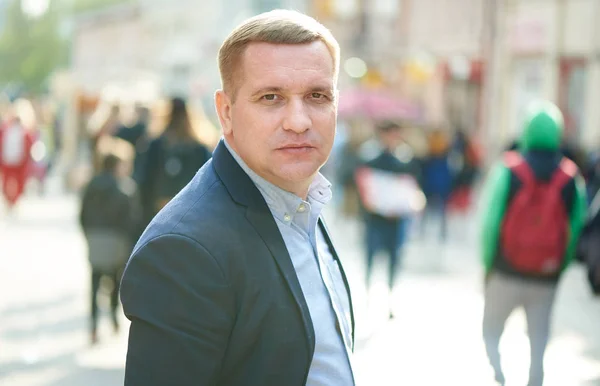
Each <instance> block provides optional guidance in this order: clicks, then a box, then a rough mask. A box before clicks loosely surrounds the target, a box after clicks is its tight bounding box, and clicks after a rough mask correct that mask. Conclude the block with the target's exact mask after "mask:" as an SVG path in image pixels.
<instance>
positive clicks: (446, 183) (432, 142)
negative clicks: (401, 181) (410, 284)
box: [421, 128, 454, 242]
mask: <svg viewBox="0 0 600 386" xmlns="http://www.w3.org/2000/svg"><path fill="white" fill-rule="evenodd" d="M450 163H451V162H450V140H449V138H448V135H447V133H445V132H444V131H443V130H442V129H439V128H437V129H435V130H433V131H432V132H431V133H430V134H429V154H428V155H427V157H425V160H424V162H423V191H424V192H425V196H426V197H427V207H426V208H425V212H424V213H423V217H422V219H421V221H422V222H421V231H422V233H424V232H425V231H426V229H427V225H428V223H429V220H430V218H431V217H437V219H438V220H439V223H440V233H439V240H440V241H442V242H444V241H446V238H447V236H448V216H447V214H448V211H447V206H448V200H449V199H450V194H451V193H452V184H453V181H454V175H453V171H452V167H451V164H450Z"/></svg>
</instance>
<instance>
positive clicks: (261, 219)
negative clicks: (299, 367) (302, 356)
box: [246, 204, 315, 355]
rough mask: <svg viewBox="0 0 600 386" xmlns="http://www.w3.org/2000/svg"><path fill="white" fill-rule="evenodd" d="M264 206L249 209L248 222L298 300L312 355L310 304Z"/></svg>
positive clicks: (279, 234)
mask: <svg viewBox="0 0 600 386" xmlns="http://www.w3.org/2000/svg"><path fill="white" fill-rule="evenodd" d="M264 205H265V208H264V209H265V210H261V209H262V208H256V207H248V210H247V211H246V218H247V219H248V221H250V223H251V224H252V226H253V227H254V229H256V231H257V232H258V234H259V235H260V237H261V238H262V239H263V241H264V242H265V244H266V246H267V248H269V251H271V255H272V256H273V259H274V260H275V263H276V264H277V266H278V267H279V271H280V272H281V275H282V276H283V278H284V279H285V281H286V283H287V285H288V287H289V288H290V291H291V292H292V295H293V296H294V299H295V300H296V305H297V306H298V307H299V309H300V315H302V323H303V324H304V329H305V331H306V335H307V336H308V340H309V342H310V348H311V350H310V352H311V353H312V352H314V349H315V332H314V328H313V324H312V320H311V318H310V311H309V310H308V304H307V303H306V299H305V298H304V293H303V292H302V287H301V286H300V282H299V281H298V276H297V275H296V269H295V268H294V265H293V264H292V259H291V258H290V254H289V252H288V250H287V247H286V246H285V242H284V241H283V237H282V236H281V233H280V232H279V228H277V224H276V223H275V220H274V219H273V216H272V215H271V212H270V211H269V209H268V207H267V205H266V204H264ZM311 355H312V354H311Z"/></svg>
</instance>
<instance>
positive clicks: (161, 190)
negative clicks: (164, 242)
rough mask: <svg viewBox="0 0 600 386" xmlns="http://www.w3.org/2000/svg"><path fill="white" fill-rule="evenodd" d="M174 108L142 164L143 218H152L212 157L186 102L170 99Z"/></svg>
mask: <svg viewBox="0 0 600 386" xmlns="http://www.w3.org/2000/svg"><path fill="white" fill-rule="evenodd" d="M170 104H171V111H170V113H169V117H168V122H167V124H166V126H165V128H164V132H163V133H162V134H161V135H160V136H159V137H158V138H155V139H154V140H152V141H151V142H150V144H149V146H148V150H147V151H146V152H145V153H144V154H140V153H138V154H137V155H136V156H137V157H143V158H144V161H143V164H140V162H139V161H136V163H138V164H140V165H139V168H140V170H139V171H138V173H139V174H138V181H139V184H140V192H141V195H142V203H143V208H144V221H145V224H148V223H149V222H150V220H152V218H153V217H154V216H155V215H156V214H157V213H158V212H159V211H160V210H161V209H162V208H163V207H164V206H165V205H166V204H167V203H168V202H169V201H170V200H171V199H172V198H173V197H175V195H177V193H179V191H180V190H181V189H183V187H184V186H186V185H187V184H188V183H189V182H190V181H191V180H192V178H194V175H195V174H196V172H198V169H200V168H201V167H202V165H204V164H205V163H206V161H208V160H209V159H210V157H211V152H210V150H209V149H208V147H207V146H206V145H205V144H203V143H202V141H201V140H200V133H199V129H200V128H198V127H197V126H196V125H194V124H193V123H192V121H191V119H190V115H189V112H188V107H187V103H186V102H185V100H183V99H182V98H179V97H175V98H173V99H172V100H171V103H170Z"/></svg>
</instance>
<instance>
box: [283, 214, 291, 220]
mask: <svg viewBox="0 0 600 386" xmlns="http://www.w3.org/2000/svg"><path fill="white" fill-rule="evenodd" d="M283 221H285V222H290V221H292V216H290V215H289V214H287V213H286V214H285V216H283Z"/></svg>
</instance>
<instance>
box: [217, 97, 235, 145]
mask: <svg viewBox="0 0 600 386" xmlns="http://www.w3.org/2000/svg"><path fill="white" fill-rule="evenodd" d="M231 105H232V103H231V98H229V96H228V95H227V93H225V91H223V90H218V91H217V92H216V93H215V108H216V109H217V115H218V116H219V122H220V123H221V128H222V129H223V135H225V136H226V137H227V136H230V135H231V134H232V133H231V130H232V129H231V128H232V125H231Z"/></svg>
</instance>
